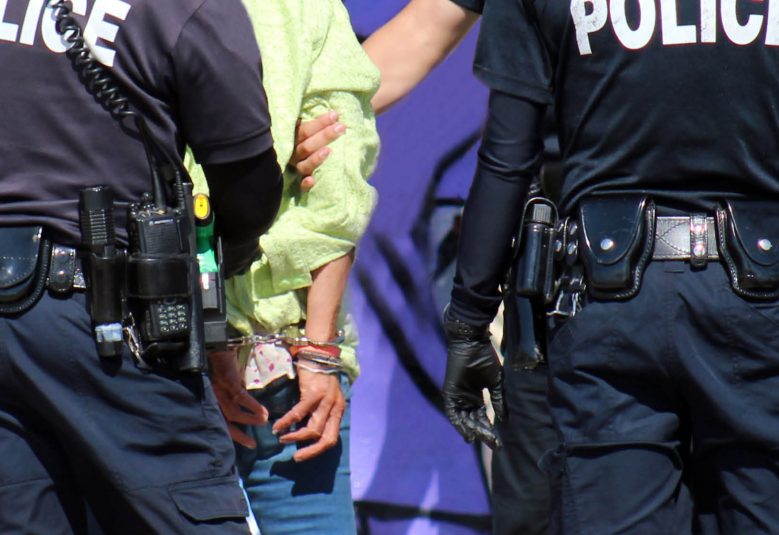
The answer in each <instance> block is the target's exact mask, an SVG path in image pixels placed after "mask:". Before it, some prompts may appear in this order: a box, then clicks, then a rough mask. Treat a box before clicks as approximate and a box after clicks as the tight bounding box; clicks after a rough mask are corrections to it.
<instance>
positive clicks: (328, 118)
mask: <svg viewBox="0 0 779 535" xmlns="http://www.w3.org/2000/svg"><path fill="white" fill-rule="evenodd" d="M344 133H346V126H344V125H343V124H341V123H339V122H338V113H336V112H334V111H330V112H328V113H325V114H322V115H320V116H319V117H317V118H316V119H312V120H311V121H306V122H305V123H301V122H300V121H298V124H297V127H296V130H295V152H294V153H293V154H292V157H291V158H290V160H289V165H291V166H292V167H294V168H295V170H296V171H297V172H298V173H300V176H302V177H303V180H302V181H301V182H300V187H301V188H302V189H303V191H308V190H310V189H311V188H312V187H314V176H313V174H314V171H315V170H316V169H317V168H318V167H319V166H320V165H322V163H324V161H325V160H326V159H327V157H328V156H330V148H329V147H328V145H329V144H330V143H332V142H333V141H335V140H336V139H338V138H339V137H341V136H342V135H343V134H344Z"/></svg>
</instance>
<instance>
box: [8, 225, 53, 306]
mask: <svg viewBox="0 0 779 535" xmlns="http://www.w3.org/2000/svg"><path fill="white" fill-rule="evenodd" d="M50 256H51V242H50V241H49V240H48V239H46V238H45V236H44V233H43V227H41V226H32V227H3V228H0V314H4V315H11V314H19V313H22V312H25V311H26V310H29V309H30V308H31V307H32V306H33V305H34V304H35V303H37V302H38V299H40V297H41V295H42V294H43V291H44V290H45V288H46V278H47V276H48V272H49V258H50Z"/></svg>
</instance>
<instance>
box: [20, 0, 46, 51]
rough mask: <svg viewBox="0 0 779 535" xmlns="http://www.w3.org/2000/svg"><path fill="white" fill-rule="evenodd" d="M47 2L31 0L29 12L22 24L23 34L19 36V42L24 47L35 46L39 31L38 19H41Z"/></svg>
mask: <svg viewBox="0 0 779 535" xmlns="http://www.w3.org/2000/svg"><path fill="white" fill-rule="evenodd" d="M45 1H46V0H30V3H29V4H27V12H26V13H25V14H24V22H23V23H22V34H21V35H20V36H19V42H20V43H21V44H23V45H30V46H32V45H34V44H35V32H36V31H37V30H38V19H40V17H41V9H43V2H45Z"/></svg>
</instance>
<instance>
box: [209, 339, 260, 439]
mask: <svg viewBox="0 0 779 535" xmlns="http://www.w3.org/2000/svg"><path fill="white" fill-rule="evenodd" d="M208 360H209V362H210V364H211V383H212V386H213V389H214V394H216V399H217V401H218V402H219V408H220V409H221V410H222V415H223V416H224V419H225V420H226V421H227V430H228V431H229V432H230V437H231V438H232V439H233V440H234V441H235V442H237V443H238V444H240V445H242V446H245V447H247V448H250V449H254V448H256V447H257V442H256V441H255V440H254V439H253V438H251V437H250V436H248V435H247V434H246V433H244V432H243V431H241V430H240V429H239V428H237V427H236V426H235V424H242V425H264V424H265V423H267V421H268V411H267V410H266V409H265V407H263V406H262V405H260V404H259V403H258V402H257V400H256V399H254V398H253V397H252V396H251V395H250V394H249V393H248V392H247V391H246V389H245V388H244V387H243V384H242V382H241V377H240V374H239V373H238V358H237V355H236V354H235V352H234V351H212V352H210V353H209V354H208Z"/></svg>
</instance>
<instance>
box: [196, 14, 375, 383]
mask: <svg viewBox="0 0 779 535" xmlns="http://www.w3.org/2000/svg"><path fill="white" fill-rule="evenodd" d="M244 4H245V5H246V8H247V10H248V12H249V15H250V16H251V18H252V21H253V24H254V31H255V34H256V36H257V40H258V42H259V45H260V49H261V50H262V60H263V84H264V86H265V91H266V93H267V97H268V105H269V108H270V115H271V119H272V121H273V125H272V129H271V130H272V133H273V139H274V147H275V149H276V154H277V155H278V159H279V164H280V165H281V167H282V168H285V167H286V166H287V163H288V162H289V159H290V157H291V155H292V152H293V150H294V141H295V124H296V122H297V119H298V117H300V118H301V119H302V120H303V121H306V120H309V119H313V118H315V117H317V116H319V115H321V114H323V113H326V112H327V111H329V110H331V109H333V110H336V111H337V112H338V113H339V116H340V119H339V120H340V122H342V123H343V124H345V125H346V126H347V131H346V134H344V135H343V136H341V137H340V138H339V139H338V140H337V141H335V142H334V143H332V144H331V148H332V153H331V154H330V156H329V157H328V159H327V161H326V162H325V163H324V164H323V165H322V166H321V167H320V168H319V169H318V170H317V171H316V172H315V173H314V177H315V179H316V185H315V186H314V187H313V188H312V189H311V191H310V192H308V193H301V191H300V187H299V182H300V176H299V175H298V174H297V173H295V172H294V170H292V169H291V168H289V167H287V168H286V171H285V173H284V194H283V197H282V202H281V209H280V210H279V213H278V216H277V217H276V220H275V222H274V223H273V226H272V227H271V228H270V230H269V231H268V232H267V233H266V234H265V235H263V236H262V237H261V238H260V245H261V248H262V251H263V255H262V258H261V259H260V260H258V261H257V262H255V263H254V265H252V267H251V270H250V271H249V273H247V274H246V275H241V276H237V277H233V278H232V279H229V280H228V281H227V299H228V319H229V320H230V323H231V324H232V325H233V326H234V327H236V328H238V329H239V330H240V331H242V332H244V333H246V334H250V333H252V332H253V331H258V330H259V331H266V332H277V331H279V330H283V329H285V328H286V327H287V326H290V325H296V324H299V323H300V322H301V321H303V320H304V319H305V306H306V305H305V297H306V289H307V288H308V287H309V286H310V285H311V272H312V271H314V270H316V269H317V268H319V267H321V266H323V265H325V264H327V263H328V262H330V261H332V260H335V259H336V258H339V257H341V256H343V255H345V254H347V253H348V252H349V251H351V250H352V249H353V248H354V247H355V245H356V244H357V241H358V240H359V238H360V236H362V234H363V232H364V231H365V228H366V226H367V224H368V221H369V220H370V216H371V213H372V211H373V207H374V204H375V202H376V192H375V190H374V189H373V188H372V187H371V186H369V185H368V183H367V182H366V181H367V179H368V177H369V176H370V174H371V173H372V172H373V168H374V166H375V163H376V158H377V156H378V147H379V139H378V134H377V133H376V125H375V120H374V116H373V110H372V108H371V104H370V100H371V97H372V96H373V94H374V93H375V92H376V90H377V89H378V85H379V72H378V70H377V69H376V67H375V66H374V65H373V64H372V63H371V62H370V60H369V59H368V57H367V56H366V55H365V53H364V52H363V50H362V47H361V46H360V44H359V43H358V41H357V39H356V37H355V35H354V32H353V31H352V28H351V24H350V21H349V15H348V13H347V11H346V8H345V7H344V6H343V3H342V2H341V0H244ZM189 168H190V172H191V173H192V176H193V179H194V180H195V182H196V184H199V185H200V189H201V190H202V189H203V186H202V185H203V184H205V180H204V179H203V174H202V170H201V169H200V168H199V167H198V166H196V165H190V166H189ZM345 323H346V325H343V327H344V330H345V332H346V339H347V341H346V343H345V344H344V347H343V348H342V355H341V358H342V360H343V361H344V365H345V366H346V370H347V372H348V373H349V376H350V377H351V378H352V379H354V378H355V377H356V376H357V375H358V374H359V367H358V365H357V361H356V357H355V353H354V346H355V344H356V335H355V333H354V329H353V328H351V325H350V322H349V321H346V322H345ZM342 324H343V322H342Z"/></svg>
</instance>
